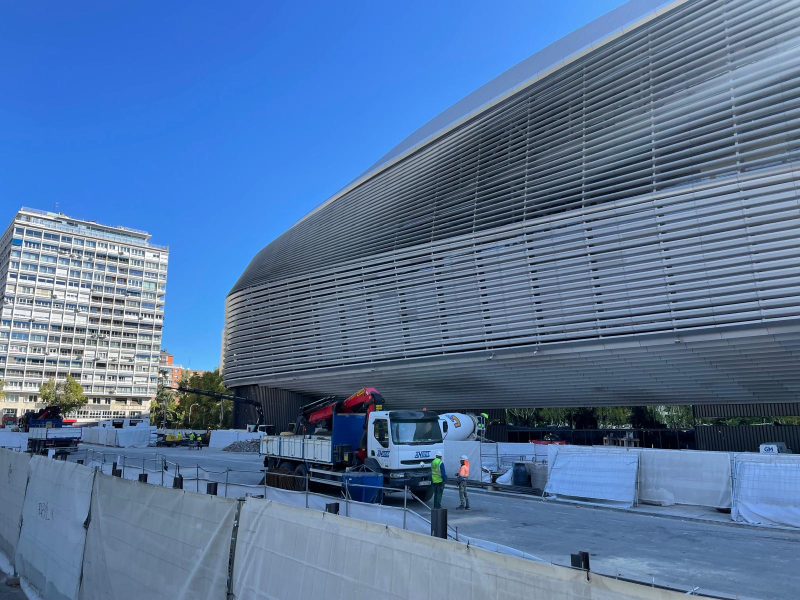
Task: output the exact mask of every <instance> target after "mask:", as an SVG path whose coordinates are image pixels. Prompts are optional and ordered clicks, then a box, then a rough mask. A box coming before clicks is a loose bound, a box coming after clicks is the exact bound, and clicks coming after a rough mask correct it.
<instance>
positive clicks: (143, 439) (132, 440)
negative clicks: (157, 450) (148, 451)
mask: <svg viewBox="0 0 800 600" xmlns="http://www.w3.org/2000/svg"><path fill="white" fill-rule="evenodd" d="M153 429H155V427H154V428H153ZM114 431H116V432H117V446H119V447H120V448H147V446H148V445H149V444H150V428H149V427H125V428H124V429H115V430H114Z"/></svg>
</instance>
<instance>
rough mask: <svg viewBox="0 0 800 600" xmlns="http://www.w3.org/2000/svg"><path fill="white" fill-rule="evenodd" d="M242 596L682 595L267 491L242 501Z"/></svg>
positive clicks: (366, 599) (326, 599)
mask: <svg viewBox="0 0 800 600" xmlns="http://www.w3.org/2000/svg"><path fill="white" fill-rule="evenodd" d="M233 593H234V597H236V598H239V599H242V600H286V599H287V598H314V599H315V600H342V599H344V598H347V599H348V600H371V599H373V598H386V599H387V600H403V599H409V600H411V599H413V600H487V599H492V600H496V599H498V598H502V599H503V600H523V599H524V600H528V599H530V598H547V599H548V600H578V599H581V600H583V599H586V598H592V600H612V599H613V600H630V599H632V598H647V599H656V598H658V599H660V600H672V599H673V598H674V599H675V600H677V599H678V598H684V597H685V596H684V595H681V594H677V593H673V592H667V591H665V590H659V589H656V588H650V587H647V586H642V585H637V584H633V583H627V582H624V581H618V580H615V579H611V578H606V577H603V576H602V575H596V574H592V577H591V578H587V577H586V574H585V572H583V571H579V570H574V569H568V568H566V567H558V566H554V565H550V564H546V563H541V562H535V561H530V560H524V559H522V558H517V557H513V556H508V555H503V554H497V553H494V552H487V551H485V550H482V549H480V548H476V547H474V546H469V547H467V546H466V545H464V544H457V543H453V542H450V541H447V540H442V539H438V538H434V537H431V536H429V535H419V534H415V533H412V532H409V531H402V530H398V529H396V528H393V527H385V526H383V525H377V524H374V523H367V522H365V521H359V520H355V519H347V518H345V517H341V516H336V515H329V514H325V513H319V512H315V511H307V510H303V509H299V508H294V507H291V506H286V505H282V504H278V503H275V502H270V501H264V500H256V499H252V500H248V501H247V502H246V503H245V504H244V506H243V507H242V511H241V517H240V520H239V533H238V539H237V545H236V558H235V561H234V573H233Z"/></svg>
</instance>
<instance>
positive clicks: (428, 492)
mask: <svg viewBox="0 0 800 600" xmlns="http://www.w3.org/2000/svg"><path fill="white" fill-rule="evenodd" d="M411 491H412V492H414V494H415V495H416V496H417V498H419V499H420V500H422V501H424V502H429V501H430V499H431V498H433V486H428V487H426V488H419V489H417V490H411Z"/></svg>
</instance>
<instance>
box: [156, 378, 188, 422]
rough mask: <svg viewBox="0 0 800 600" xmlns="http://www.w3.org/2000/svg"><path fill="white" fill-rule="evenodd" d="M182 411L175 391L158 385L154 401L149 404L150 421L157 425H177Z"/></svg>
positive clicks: (181, 419) (181, 416) (181, 418)
mask: <svg viewBox="0 0 800 600" xmlns="http://www.w3.org/2000/svg"><path fill="white" fill-rule="evenodd" d="M182 421H183V411H182V408H181V406H180V404H178V402H177V395H176V394H175V392H173V391H172V390H170V389H169V388H167V387H165V386H164V385H162V384H159V386H158V392H156V398H155V401H154V402H153V403H152V404H151V405H150V423H151V424H153V425H155V426H157V427H161V426H164V427H179V426H180V425H181V423H182Z"/></svg>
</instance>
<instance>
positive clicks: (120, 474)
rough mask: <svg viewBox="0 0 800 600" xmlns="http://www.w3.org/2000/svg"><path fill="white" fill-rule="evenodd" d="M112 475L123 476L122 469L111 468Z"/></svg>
mask: <svg viewBox="0 0 800 600" xmlns="http://www.w3.org/2000/svg"><path fill="white" fill-rule="evenodd" d="M111 476H112V477H122V469H111Z"/></svg>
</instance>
